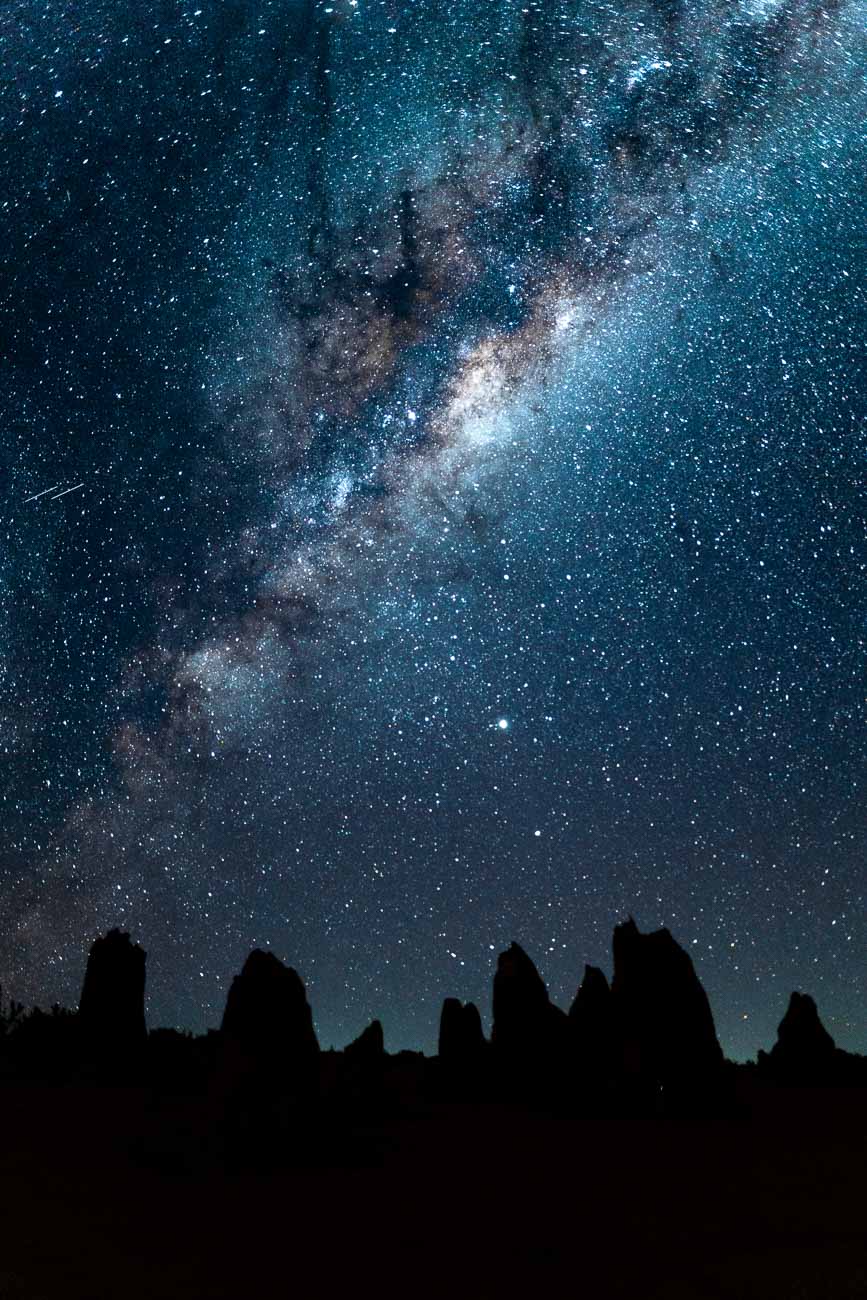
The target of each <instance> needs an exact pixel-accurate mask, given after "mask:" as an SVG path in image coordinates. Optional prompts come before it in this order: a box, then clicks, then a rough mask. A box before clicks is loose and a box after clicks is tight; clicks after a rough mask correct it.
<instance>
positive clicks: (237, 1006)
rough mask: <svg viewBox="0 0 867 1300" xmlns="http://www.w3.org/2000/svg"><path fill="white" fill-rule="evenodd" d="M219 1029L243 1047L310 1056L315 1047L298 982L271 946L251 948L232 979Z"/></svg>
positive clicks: (301, 983)
mask: <svg viewBox="0 0 867 1300" xmlns="http://www.w3.org/2000/svg"><path fill="white" fill-rule="evenodd" d="M221 1031H222V1033H223V1036H224V1038H229V1039H233V1040H235V1041H237V1042H238V1043H239V1044H240V1045H242V1046H243V1047H244V1048H245V1049H247V1050H250V1051H253V1052H262V1051H264V1052H267V1053H268V1054H271V1053H272V1052H273V1051H274V1050H275V1048H276V1049H277V1050H281V1049H282V1050H285V1051H288V1052H289V1053H290V1054H291V1055H292V1056H295V1057H299V1056H311V1055H316V1054H317V1053H318V1051H319V1043H318V1041H317V1038H316V1031H315V1030H314V1028H313V1013H312V1012H311V1010H310V1005H309V1003H308V1001H307V993H306V990H305V988H304V982H303V980H302V979H301V976H300V975H299V974H298V972H297V971H295V970H293V969H292V967H291V966H284V965H283V963H282V962H281V961H280V959H279V958H278V957H276V956H275V955H274V953H272V952H262V951H261V950H260V949H255V950H254V951H253V952H251V953H250V955H249V957H248V958H247V960H246V961H245V962H244V966H243V969H242V971H241V974H240V975H236V976H235V978H234V979H233V980H232V985H231V988H230V989H229V996H228V997H227V999H226V1009H225V1011H224V1013H223V1023H222V1026H221Z"/></svg>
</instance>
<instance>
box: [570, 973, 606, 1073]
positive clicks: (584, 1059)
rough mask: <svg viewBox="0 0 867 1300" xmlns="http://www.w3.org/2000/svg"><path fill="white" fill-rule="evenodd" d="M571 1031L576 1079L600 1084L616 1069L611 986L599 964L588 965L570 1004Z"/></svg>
mask: <svg viewBox="0 0 867 1300" xmlns="http://www.w3.org/2000/svg"><path fill="white" fill-rule="evenodd" d="M569 1035H570V1039H571V1047H572V1060H573V1065H574V1068H575V1070H576V1072H577V1073H576V1081H577V1082H578V1083H579V1084H581V1083H584V1084H588V1085H595V1086H601V1085H602V1084H603V1083H604V1082H606V1081H608V1080H609V1079H610V1078H611V1075H612V1074H613V1073H614V1072H615V1069H616V1061H615V1035H614V1007H613V1002H612V997H611V989H610V988H609V986H608V980H607V979H606V978H605V976H604V974H603V973H602V971H601V970H600V969H599V967H598V966H585V967H584V978H583V980H582V981H581V986H580V988H579V989H578V992H577V993H576V994H575V1001H574V1002H573V1003H572V1005H571V1007H570V1008H569Z"/></svg>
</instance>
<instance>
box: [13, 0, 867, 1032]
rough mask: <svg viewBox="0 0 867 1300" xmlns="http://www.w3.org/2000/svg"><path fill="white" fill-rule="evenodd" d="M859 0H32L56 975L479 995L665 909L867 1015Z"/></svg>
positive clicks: (26, 269) (726, 978) (738, 968)
mask: <svg viewBox="0 0 867 1300" xmlns="http://www.w3.org/2000/svg"><path fill="white" fill-rule="evenodd" d="M862 18H863V15H862V14H860V13H859V11H858V9H857V8H856V7H855V6H854V5H844V6H842V7H841V8H840V9H839V10H835V11H833V12H830V11H826V10H824V9H821V8H820V7H818V6H814V5H811V4H808V3H801V2H799V0H793V2H792V3H789V4H775V3H773V0H769V2H767V3H759V0H752V3H745V4H744V5H743V6H742V7H740V8H737V9H734V10H733V9H732V8H731V6H729V5H726V6H722V5H714V4H710V3H705V4H693V5H690V6H687V5H678V4H665V3H662V2H661V0H660V2H659V3H646V4H645V5H641V4H632V5H630V6H629V7H628V8H627V6H625V5H621V4H590V5H588V4H586V3H584V4H581V5H579V4H577V3H573V0H563V2H562V3H560V4H550V3H544V4H542V3H536V4H531V3H528V2H526V0H522V2H521V3H517V2H511V0H510V2H508V3H503V4H500V5H497V6H492V5H490V4H483V3H482V2H481V0H475V3H470V0H462V2H456V0H439V3H431V4H426V5H424V6H417V5H410V4H406V5H403V4H399V3H396V2H395V0H358V3H357V4H354V3H346V0H335V3H334V4H333V5H325V4H321V3H310V2H306V3H302V2H301V0H293V2H292V3H288V2H287V0H282V2H281V3H274V4H268V3H262V4H253V3H250V2H248V0H235V3H220V4H217V3H214V2H213V0H211V2H208V0H201V4H200V6H199V5H190V6H187V5H184V4H178V3H168V2H165V3H161V4H153V3H145V4H137V5H135V6H132V5H126V4H117V3H114V4H111V5H106V6H104V7H103V6H102V5H100V4H98V3H94V4H92V5H88V6H85V10H84V12H83V13H82V11H81V6H72V5H62V4H53V5H52V4H45V3H42V4H39V5H37V4H35V3H30V2H29V0H19V2H18V3H12V4H9V5H7V6H5V8H4V13H3V17H2V20H0V49H2V65H3V67H4V70H5V72H4V80H3V83H2V86H0V165H2V169H3V180H4V184H3V193H2V200H0V214H2V219H3V240H2V245H0V311H2V316H0V366H2V372H0V401H2V412H0V467H2V483H0V494H2V505H0V509H2V552H0V745H2V755H3V780H2V791H0V793H2V799H3V805H2V819H0V906H2V913H3V917H4V921H3V926H2V934H0V980H2V982H3V984H4V987H6V988H8V989H9V991H10V992H13V993H15V995H16V996H18V997H22V998H24V999H26V1000H38V1001H41V1002H49V1001H52V1000H54V999H60V1000H61V1001H66V1002H74V1000H75V998H76V996H77V990H78V985H79V981H80V978H81V973H82V970H83V963H84V956H85V953H86V948H87V945H88V943H89V942H90V940H91V939H92V938H93V937H94V936H95V934H96V933H98V932H99V931H101V930H104V929H106V928H107V927H109V926H111V925H114V924H122V925H123V926H124V927H126V928H129V929H131V930H132V931H133V933H134V935H135V937H136V938H137V939H139V940H140V941H141V942H142V943H143V944H144V946H145V947H146V948H147V949H148V951H149V954H150V958H149V989H150V1018H151V1022H152V1023H175V1024H180V1025H185V1026H190V1027H194V1028H200V1027H202V1026H203V1025H205V1024H212V1023H215V1022H216V1021H217V1020H218V1018H219V1015H220V1011H221V1008H222V1002H223V999H224V996H225V991H226V988H227V984H228V981H229V979H230V977H231V975H232V974H233V973H234V972H235V971H236V970H237V969H238V968H239V966H240V964H241V963H242V961H243V958H244V956H245V954H246V952H247V951H248V950H249V949H250V947H252V946H254V945H260V946H269V947H272V948H273V949H274V950H275V951H276V952H277V954H278V955H279V956H280V957H281V958H283V959H285V960H287V961H288V962H290V963H291V964H293V965H295V966H296V967H297V969H298V970H299V971H300V972H301V974H302V975H303V976H304V978H305V980H306V981H307V983H308V987H309V990H310V996H311V1000H312V1002H313V1006H314V1013H315V1016H316V1021H317V1026H318V1029H319V1032H320V1037H321V1038H322V1041H323V1042H324V1043H325V1044H329V1043H334V1044H336V1045H341V1044H342V1043H343V1042H345V1041H346V1040H348V1039H349V1038H350V1037H352V1036H354V1035H355V1034H356V1033H357V1032H358V1031H359V1030H360V1029H361V1028H362V1027H363V1025H364V1024H365V1023H366V1022H367V1021H368V1020H370V1019H371V1018H372V1017H374V1016H379V1017H380V1018H381V1019H382V1020H383V1022H384V1025H385V1028H386V1038H387V1045H388V1046H389V1047H390V1048H398V1047H401V1046H422V1047H425V1048H428V1049H429V1048H430V1047H431V1046H432V1044H433V1042H434V1039H435V1032H436V1022H437V1015H438V1010H439V1004H440V1001H441V999H442V998H443V997H444V996H446V995H448V994H454V995H457V996H460V997H465V998H466V997H471V998H473V999H474V1000H476V1001H478V1002H479V1004H480V1006H481V1008H482V1011H483V1014H485V1015H486V1014H487V1011H488V1008H489V998H490V980H491V977H492V972H493V966H494V962H495V958H496V953H497V952H498V951H499V950H500V949H501V948H502V947H504V946H505V945H506V944H507V943H508V942H509V941H510V940H511V939H513V938H514V939H517V940H518V941H519V942H521V943H522V944H523V945H524V947H525V948H526V949H527V950H528V951H529V952H530V954H531V955H532V956H533V957H534V959H535V960H536V961H537V964H538V965H539V968H540V970H541V972H542V974H543V975H544V976H545V978H546V979H547V981H548V983H549V987H550V988H551V992H552V995H553V996H554V998H555V999H556V1000H558V1001H559V1002H560V1003H561V1004H562V1005H567V1004H568V1001H569V1000H570V999H571V997H572V996H573V994H574V991H575V987H576V985H577V982H578V980H579V979H580V976H581V973H582V970H583V963H584V962H585V961H591V962H594V963H596V964H600V965H602V966H603V967H604V968H605V969H607V970H610V957H609V945H610V935H611V930H612V927H613V925H614V923H615V922H616V921H618V920H620V919H622V918H623V917H624V915H626V914H627V913H632V914H633V915H634V916H635V917H636V920H637V921H638V922H639V924H640V925H641V926H642V928H649V927H652V926H656V925H659V924H665V925H668V926H669V928H671V929H672V931H673V933H674V934H675V936H676V937H677V938H678V939H679V940H680V941H681V942H682V943H683V944H684V945H685V946H687V947H688V948H689V950H690V953H691V955H692V956H693V959H694V961H695V963H696V966H697V968H698V971H699V974H700V976H701V977H702V979H703V980H704V982H705V984H706V987H707V989H708V992H709V994H710V996H711V1001H712V1004H713V1007H714V1010H715V1013H716V1017H717V1024H718V1028H719V1032H720V1037H721V1040H722V1042H723V1045H724V1047H725V1049H726V1050H727V1051H728V1052H730V1053H731V1054H733V1055H736V1056H739V1057H741V1056H747V1055H751V1054H753V1053H754V1052H755V1050H756V1049H757V1048H758V1047H759V1046H764V1045H768V1044H769V1043H770V1042H771V1041H772V1039H773V1034H774V1030H775V1027H776V1023H777V1022H778V1020H779V1019H780V1017H781V1015H782V1012H783V1010H784V1008H785V1004H786V1000H787V997H788V993H789V991H790V990H791V989H793V988H800V989H803V990H804V991H807V992H810V993H812V994H813V995H814V996H815V997H816V999H817V1002H818V1004H819V1008H820V1012H821V1013H822V1014H823V1016H824V1018H825V1021H826V1023H827V1024H828V1027H829V1028H830V1030H831V1032H832V1033H833V1034H834V1036H835V1038H836V1039H837V1040H838V1042H840V1044H841V1045H844V1046H849V1047H852V1048H856V1049H859V1050H862V1051H863V1050H867V1036H865V1035H867V1026H865V1018H864V1014H863V1009H864V1005H865V993H867V989H865V964H864V960H863V957H864V951H865V937H867V936H865V897H864V894H865V889H864V882H865V871H864V855H865V840H867V824H865V816H864V789H863V787H864V740H863V735H864V731H863V728H864V679H865V655H864V628H865V617H864V616H865V606H867V602H865V562H867V545H865V536H867V534H865V509H864V501H865V496H864V452H865V428H867V425H865V417H867V399H865V386H864V370H863V340H864V332H865V331H864V325H865V312H864V242H863V231H864V228H865V222H864V219H865V211H864V207H865V201H864V187H863V177H864V162H865V148H864V143H863V138H862V136H863V132H862V130H861V127H860V123H861V122H863V120H864V117H865V109H867V104H865V95H864V89H863V81H862V80H861V79H860V78H859V67H863V54H864V49H863V37H862V36H860V35H859V33H860V32H863V23H862V22H861V19H862ZM49 489H54V490H53V491H51V490H49ZM66 489H74V490H71V491H66ZM63 492H65V495H59V494H60V493H63ZM37 494H40V495H37Z"/></svg>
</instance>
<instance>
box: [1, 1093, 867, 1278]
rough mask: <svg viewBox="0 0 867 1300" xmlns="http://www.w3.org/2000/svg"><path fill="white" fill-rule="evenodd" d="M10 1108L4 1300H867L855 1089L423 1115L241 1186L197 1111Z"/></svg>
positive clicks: (306, 1150)
mask: <svg viewBox="0 0 867 1300" xmlns="http://www.w3.org/2000/svg"><path fill="white" fill-rule="evenodd" d="M0 1102H2V1112H0V1113H2V1119H0V1124H2V1129H0V1132H2V1141H0V1300H33V1298H38V1300H50V1298H53V1297H64V1298H67V1300H78V1298H81V1300H84V1298H85V1297H86V1298H87V1300H103V1298H104V1300H125V1298H126V1297H130V1298H133V1297H135V1300H138V1298H139V1297H141V1298H142V1300H144V1297H147V1298H148V1300H174V1298H175V1297H177V1298H178V1300H218V1298H220V1300H222V1298H223V1297H226V1298H227V1300H228V1298H231V1300H241V1298H242V1297H258V1296H263V1297H264V1296H267V1297H272V1296H273V1297H283V1296H285V1297H306V1296H326V1297H327V1296H346V1295H348V1296H352V1295H359V1296H361V1295H364V1296H368V1295H374V1296H376V1295H378V1296H401V1297H407V1298H408V1300H411V1298H412V1297H417V1296H444V1297H463V1296H466V1297H474V1298H483V1297H488V1296H490V1297H498V1298H499V1297H503V1296H528V1297H530V1296H532V1297H536V1296H541V1297H545V1296H561V1295H562V1296H574V1297H581V1298H584V1297H586V1298H587V1300H607V1297H624V1298H625V1297H630V1300H634V1298H635V1297H653V1298H654V1300H656V1298H657V1297H658V1298H659V1300H696V1298H698V1300H704V1298H705V1297H707V1298H708V1300H709V1298H710V1297H713V1298H714V1300H735V1298H739V1297H743V1298H744V1300H747V1298H749V1300H760V1298H761V1300H766V1298H768V1297H772V1298H773V1300H865V1298H867V1195H865V1185H867V1094H865V1092H864V1091H863V1090H858V1089H852V1090H844V1089H839V1090H829V1091H822V1090H818V1089H809V1090H806V1089H805V1090H795V1089H792V1090H785V1091H777V1090H773V1091H768V1092H763V1091H760V1092H758V1093H757V1094H756V1095H755V1096H753V1097H751V1100H750V1107H749V1110H748V1112H747V1113H746V1114H743V1115H742V1116H741V1117H740V1118H737V1119H727V1120H717V1121H712V1120H682V1121H674V1120H666V1119H661V1118H647V1119H643V1120H642V1119H631V1120H628V1121H625V1122H624V1121H622V1120H618V1121H615V1120H613V1119H604V1120H599V1119H594V1117H593V1116H592V1115H591V1114H586V1115H580V1114H578V1115H574V1114H573V1115H571V1116H569V1115H567V1114H563V1113H560V1114H557V1115H556V1116H555V1115H551V1114H545V1113H543V1112H541V1111H539V1110H531V1109H528V1108H524V1107H517V1106H505V1105H463V1104H456V1103H451V1104H450V1103H446V1102H441V1101H440V1102H434V1101H428V1102H423V1101H415V1102H412V1103H407V1104H404V1105H402V1106H401V1107H400V1108H399V1109H398V1110H396V1111H388V1112H383V1113H381V1114H380V1117H379V1119H378V1120H377V1121H376V1122H374V1121H373V1120H371V1119H367V1120H364V1119H362V1118H359V1116H357V1115H356V1116H355V1117H353V1119H352V1122H351V1124H350V1125H348V1126H347V1127H346V1128H345V1130H344V1132H343V1133H342V1135H341V1136H340V1137H339V1139H338V1140H336V1141H334V1142H333V1143H332V1144H331V1149H330V1150H329V1149H328V1143H324V1144H322V1143H320V1141H319V1139H318V1138H317V1137H316V1135H315V1129H316V1122H315V1121H313V1122H312V1124H308V1125H306V1136H305V1132H303V1131H299V1136H298V1146H297V1152H296V1155H295V1157H294V1161H293V1162H290V1163H289V1164H287V1163H286V1162H285V1160H283V1161H277V1162H276V1167H275V1166H274V1164H273V1163H272V1166H271V1168H268V1167H267V1165H268V1160H267V1158H266V1160H265V1166H266V1167H264V1168H262V1169H257V1170H253V1169H251V1168H249V1167H248V1168H246V1169H240V1170H237V1169H236V1170H233V1171H228V1170H227V1168H226V1164H225V1161H224V1160H222V1159H220V1158H219V1157H215V1156H214V1154H213V1150H212V1147H211V1146H209V1140H208V1137H207V1126H206V1124H205V1123H204V1121H203V1118H202V1109H201V1107H200V1106H194V1105H192V1104H191V1103H190V1102H189V1101H186V1102H185V1101H183V1100H179V1099H165V1098H163V1099H162V1100H160V1101H159V1102H155V1100H154V1098H153V1096H152V1095H151V1094H149V1093H147V1092H145V1091H144V1090H134V1089H128V1090H122V1089H97V1088H83V1087H75V1086H67V1087H63V1088H56V1087H52V1088H48V1087H38V1086H35V1085H27V1086H25V1085H23V1084H12V1083H6V1084H4V1085H3V1087H2V1088H0ZM311 1132H313V1138H312V1139H310V1133H311ZM307 1139H310V1141H309V1142H308V1141H307ZM314 1151H315V1152H317V1153H318V1154H316V1155H315V1156H314ZM281 1165H282V1167H281Z"/></svg>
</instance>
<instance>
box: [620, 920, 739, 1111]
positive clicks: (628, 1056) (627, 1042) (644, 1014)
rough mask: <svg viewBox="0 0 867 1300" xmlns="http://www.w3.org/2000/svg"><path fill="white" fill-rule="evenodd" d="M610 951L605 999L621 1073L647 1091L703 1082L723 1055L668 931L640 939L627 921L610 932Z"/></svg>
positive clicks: (690, 971)
mask: <svg viewBox="0 0 867 1300" xmlns="http://www.w3.org/2000/svg"><path fill="white" fill-rule="evenodd" d="M613 947H614V978H613V980H612V984H611V997H612V1005H613V1009H614V1014H615V1024H616V1032H617V1036H618V1040H619V1044H620V1048H621V1051H622V1054H623V1063H624V1065H625V1068H626V1070H627V1073H628V1074H630V1075H632V1076H633V1077H637V1078H641V1079H643V1080H644V1081H645V1082H647V1083H648V1084H651V1085H652V1086H656V1085H659V1084H663V1085H664V1086H666V1087H669V1086H672V1087H677V1088H687V1089H688V1088H692V1087H694V1086H695V1085H696V1084H697V1083H699V1082H703V1081H706V1080H708V1079H709V1078H710V1077H711V1076H712V1075H714V1074H715V1073H716V1072H717V1071H718V1070H719V1068H720V1066H721V1065H722V1061H723V1055H722V1050H721V1048H720V1045H719V1042H718V1041H717V1036H716V1030H715V1028H714V1023H713V1015H712V1013H711V1009H710V1003H709V1002H708V999H707V994H706V993H705V991H704V989H703V988H702V986H701V983H700V982H699V979H698V976H697V975H696V973H695V969H694V968H693V964H692V961H691V960H690V958H689V955H688V954H687V953H686V952H685V951H684V949H683V948H681V946H680V944H679V943H677V942H676V941H675V939H673V938H672V936H671V934H670V933H669V931H668V930H655V931H654V932H653V933H651V934H642V933H641V932H640V931H639V929H638V926H637V925H636V924H635V922H634V921H633V920H632V919H631V918H630V920H629V921H627V922H625V923H624V924H623V925H618V926H617V927H616V928H615V931H614V944H613Z"/></svg>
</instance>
